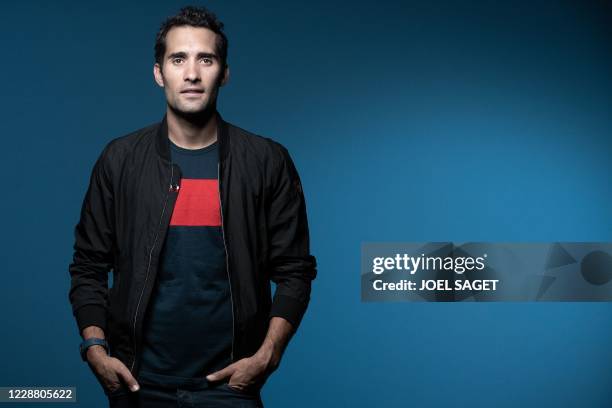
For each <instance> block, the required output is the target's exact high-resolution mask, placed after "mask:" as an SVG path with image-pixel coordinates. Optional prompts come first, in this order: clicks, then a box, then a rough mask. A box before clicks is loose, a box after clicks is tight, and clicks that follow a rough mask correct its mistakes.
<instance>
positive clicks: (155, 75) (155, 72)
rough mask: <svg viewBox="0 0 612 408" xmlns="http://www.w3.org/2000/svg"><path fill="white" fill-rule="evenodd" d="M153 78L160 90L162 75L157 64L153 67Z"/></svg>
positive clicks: (162, 83) (162, 81) (162, 82)
mask: <svg viewBox="0 0 612 408" xmlns="http://www.w3.org/2000/svg"><path fill="white" fill-rule="evenodd" d="M153 78H155V82H157V85H159V86H160V87H162V88H163V87H164V74H163V73H162V69H161V66H160V65H159V63H157V62H156V63H155V65H153Z"/></svg>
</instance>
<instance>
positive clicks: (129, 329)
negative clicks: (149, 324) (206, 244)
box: [68, 113, 317, 375]
mask: <svg viewBox="0 0 612 408" xmlns="http://www.w3.org/2000/svg"><path fill="white" fill-rule="evenodd" d="M217 122H218V132H217V134H218V136H217V138H218V142H219V167H218V177H219V198H220V202H221V220H222V221H221V228H222V231H223V239H224V243H225V250H226V266H227V273H228V277H229V281H230V296H231V303H232V316H233V340H232V355H231V359H232V362H233V361H236V360H239V359H241V358H244V357H248V356H250V355H252V354H254V353H255V352H256V351H257V350H258V349H259V347H260V346H261V344H262V342H263V339H264V337H265V335H266V333H267V329H268V324H269V319H270V318H271V317H273V316H280V317H283V318H285V319H286V320H288V321H289V322H290V323H292V326H293V328H294V330H295V329H297V328H298V326H299V324H300V322H301V320H302V317H303V315H304V313H305V311H306V308H307V306H308V303H309V301H310V292H311V281H312V280H313V279H314V278H315V276H316V274H317V271H316V259H315V257H314V256H312V255H311V254H310V248H309V232H308V222H307V218H306V206H305V201H304V195H303V191H302V187H301V182H300V178H299V176H298V173H297V171H296V168H295V166H294V164H293V162H292V160H291V157H290V156H289V153H288V151H287V149H286V148H285V147H284V146H282V145H281V144H280V143H278V142H275V141H273V140H271V139H269V138H266V137H262V136H258V135H255V134H252V133H250V132H248V131H246V130H243V129H240V128H239V127H237V126H234V125H232V124H230V123H228V122H226V121H224V120H223V119H222V118H221V116H220V115H219V114H218V113H217ZM180 185H181V169H180V168H179V167H178V165H177V164H176V163H172V161H171V156H170V141H169V139H168V126H167V120H166V116H164V118H163V120H162V121H161V122H159V123H156V124H154V125H151V126H148V127H145V128H142V129H139V130H137V131H135V132H132V133H130V134H127V135H125V136H121V137H118V138H116V139H113V140H111V141H110V142H109V143H108V144H107V145H106V147H105V148H104V150H103V151H102V153H101V154H100V156H99V158H98V160H97V161H96V163H95V165H94V166H93V170H92V174H91V177H90V180H89V186H88V189H87V192H86V194H85V197H84V200H83V204H82V207H81V213H80V219H79V221H78V224H77V225H76V227H75V229H74V234H75V243H74V255H73V259H72V262H71V263H70V265H69V267H68V269H69V272H70V276H71V284H70V290H69V296H68V297H69V300H70V303H71V305H72V311H73V314H74V316H75V318H76V322H77V324H78V328H79V332H80V331H81V330H82V329H83V328H85V327H87V326H90V325H95V326H99V327H100V328H102V329H103V330H104V332H105V337H106V339H107V341H108V343H109V349H110V353H111V355H112V356H114V357H116V358H118V359H120V360H121V361H122V362H123V363H124V364H125V365H126V366H127V367H128V368H129V369H130V371H131V372H132V374H133V375H135V374H136V372H137V371H138V367H139V366H138V364H139V357H140V354H139V353H140V347H141V341H142V339H141V337H142V336H141V332H142V324H143V318H144V315H145V310H146V308H147V304H148V302H149V299H150V297H151V293H152V289H153V286H154V282H155V278H156V273H157V269H158V265H159V258H160V252H161V249H162V246H163V242H164V239H165V236H166V232H167V230H168V226H169V223H170V217H171V215H172V210H173V208H174V204H175V202H176V199H177V196H178V192H179V190H180ZM111 270H112V273H113V284H112V287H111V288H108V273H109V272H110V271H111ZM271 281H272V282H274V283H275V284H276V290H275V292H274V297H273V298H272V294H271V284H270V282H271Z"/></svg>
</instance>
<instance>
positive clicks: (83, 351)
mask: <svg viewBox="0 0 612 408" xmlns="http://www.w3.org/2000/svg"><path fill="white" fill-rule="evenodd" d="M94 345H100V346H102V347H104V349H105V350H106V354H109V352H108V343H107V342H106V339H100V338H98V337H90V338H88V339H87V340H83V342H82V343H81V345H80V346H79V352H80V353H81V358H82V359H83V361H87V349H88V348H89V347H91V346H94Z"/></svg>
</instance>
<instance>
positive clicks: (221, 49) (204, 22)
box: [155, 6, 227, 67]
mask: <svg viewBox="0 0 612 408" xmlns="http://www.w3.org/2000/svg"><path fill="white" fill-rule="evenodd" d="M180 26H192V27H204V28H208V29H209V30H211V31H212V32H214V33H215V34H217V36H216V37H217V39H216V44H215V46H216V48H217V53H218V54H219V58H220V59H221V66H222V67H225V66H226V65H227V37H226V36H225V33H224V32H223V23H222V22H221V21H219V19H218V18H217V16H216V15H215V13H213V12H211V11H209V10H207V9H206V8H205V7H195V6H186V7H183V8H182V9H181V10H180V11H179V13H178V14H176V15H174V16H171V17H168V18H167V19H166V21H164V22H163V24H162V25H161V27H160V28H159V31H158V32H157V37H156V39H155V62H157V63H158V64H159V65H160V66H163V59H164V54H165V53H166V35H167V34H168V31H170V29H171V28H173V27H180Z"/></svg>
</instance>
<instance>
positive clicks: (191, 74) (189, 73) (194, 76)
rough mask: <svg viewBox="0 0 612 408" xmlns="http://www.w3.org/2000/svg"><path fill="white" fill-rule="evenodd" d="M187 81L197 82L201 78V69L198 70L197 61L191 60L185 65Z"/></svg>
mask: <svg viewBox="0 0 612 408" xmlns="http://www.w3.org/2000/svg"><path fill="white" fill-rule="evenodd" d="M184 76H185V81H189V82H196V81H199V80H200V71H199V70H198V66H197V62H196V61H194V60H191V61H190V62H188V63H187V66H186V67H185V73H184Z"/></svg>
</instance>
